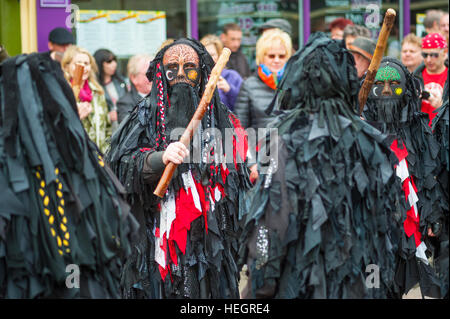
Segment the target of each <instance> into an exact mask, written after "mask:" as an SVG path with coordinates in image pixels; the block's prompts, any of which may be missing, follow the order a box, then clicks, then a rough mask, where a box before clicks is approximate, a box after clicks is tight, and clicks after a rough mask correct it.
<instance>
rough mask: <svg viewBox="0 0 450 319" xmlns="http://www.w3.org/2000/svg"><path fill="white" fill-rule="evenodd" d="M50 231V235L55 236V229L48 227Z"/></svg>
mask: <svg viewBox="0 0 450 319" xmlns="http://www.w3.org/2000/svg"><path fill="white" fill-rule="evenodd" d="M50 231H51V232H52V236H53V237H55V236H56V231H55V229H53V228H50Z"/></svg>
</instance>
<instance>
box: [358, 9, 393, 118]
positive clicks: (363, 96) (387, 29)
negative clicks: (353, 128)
mask: <svg viewBox="0 0 450 319" xmlns="http://www.w3.org/2000/svg"><path fill="white" fill-rule="evenodd" d="M396 15H397V14H396V12H395V10H394V9H391V8H389V9H388V10H387V11H386V15H385V16H384V20H383V26H382V27H381V31H380V35H379V36H378V41H377V47H376V48H375V52H374V54H373V58H372V60H371V61H370V65H369V69H368V70H367V74H366V78H365V80H364V83H363V85H362V86H361V90H360V91H359V95H358V101H359V115H360V116H361V114H362V111H363V109H364V105H365V104H366V101H367V97H368V96H369V93H370V90H371V88H372V85H373V81H374V79H375V76H376V75H377V72H378V68H379V67H380V63H381V59H382V58H383V54H384V51H385V50H386V46H387V40H388V38H389V34H390V33H391V29H392V26H393V25H394V21H395V16H396Z"/></svg>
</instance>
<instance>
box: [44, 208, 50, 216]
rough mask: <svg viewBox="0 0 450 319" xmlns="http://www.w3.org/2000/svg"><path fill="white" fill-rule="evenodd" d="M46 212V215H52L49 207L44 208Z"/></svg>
mask: <svg viewBox="0 0 450 319" xmlns="http://www.w3.org/2000/svg"><path fill="white" fill-rule="evenodd" d="M44 213H45V215H46V216H50V211H49V210H48V209H47V208H44Z"/></svg>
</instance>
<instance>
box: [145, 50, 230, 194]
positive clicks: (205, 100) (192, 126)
mask: <svg viewBox="0 0 450 319" xmlns="http://www.w3.org/2000/svg"><path fill="white" fill-rule="evenodd" d="M230 54H231V51H230V49H228V48H224V49H223V50H222V53H221V54H220V57H219V60H218V61H217V63H216V65H215V66H214V68H213V69H212V71H211V75H210V77H209V81H208V83H207V84H206V88H205V92H203V96H202V99H201V100H200V103H199V105H198V107H197V110H196V111H195V113H194V116H192V119H191V121H190V122H189V124H188V127H187V128H186V130H185V131H184V133H183V135H182V136H181V138H180V142H181V143H183V144H184V145H186V147H188V148H189V143H190V141H191V138H192V136H193V135H194V132H195V131H196V130H197V128H198V125H199V124H200V121H201V120H202V118H203V116H204V115H205V112H206V109H207V107H208V105H209V103H210V102H211V98H212V96H213V93H214V90H215V89H216V85H217V81H218V80H219V77H220V74H221V73H222V70H223V68H224V67H225V65H226V64H227V62H228V59H229V58H230ZM176 168H177V165H176V164H174V163H173V162H169V163H168V164H167V165H166V168H165V169H164V172H163V174H162V176H161V179H160V180H159V183H158V186H156V189H155V191H154V192H153V194H155V195H156V196H158V197H160V198H163V197H164V194H165V193H166V190H167V187H169V183H170V181H171V179H172V176H173V173H174V172H175V169H176Z"/></svg>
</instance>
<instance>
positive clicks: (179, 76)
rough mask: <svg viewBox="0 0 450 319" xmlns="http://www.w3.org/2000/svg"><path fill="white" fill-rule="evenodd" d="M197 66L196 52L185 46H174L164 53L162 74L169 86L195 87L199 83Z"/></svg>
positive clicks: (198, 68) (198, 67)
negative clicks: (179, 84)
mask: <svg viewBox="0 0 450 319" xmlns="http://www.w3.org/2000/svg"><path fill="white" fill-rule="evenodd" d="M199 64H200V63H199V57H198V54H197V52H195V50H194V49H193V48H191V47H190V46H188V45H185V44H179V45H174V46H172V47H170V48H169V49H167V51H166V52H165V53H164V57H163V65H164V73H165V76H166V78H167V81H168V82H169V85H170V86H173V85H174V84H177V83H187V84H189V85H190V86H192V87H195V86H197V85H198V84H199V82H200V66H199Z"/></svg>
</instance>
